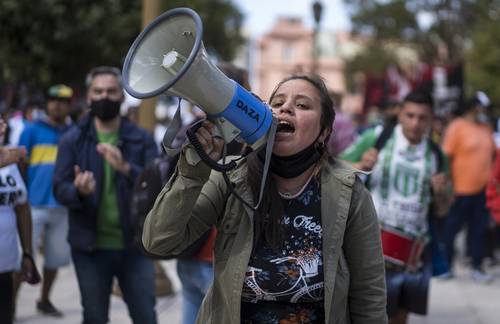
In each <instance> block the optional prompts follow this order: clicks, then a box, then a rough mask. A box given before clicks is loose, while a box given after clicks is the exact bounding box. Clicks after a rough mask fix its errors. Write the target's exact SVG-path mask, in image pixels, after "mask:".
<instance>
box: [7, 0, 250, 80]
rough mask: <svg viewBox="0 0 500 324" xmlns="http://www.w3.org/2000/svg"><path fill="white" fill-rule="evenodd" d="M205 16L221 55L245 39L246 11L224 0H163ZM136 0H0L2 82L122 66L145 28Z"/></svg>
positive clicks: (78, 76) (209, 41) (207, 38)
mask: <svg viewBox="0 0 500 324" xmlns="http://www.w3.org/2000/svg"><path fill="white" fill-rule="evenodd" d="M162 3H163V8H162V9H165V10H166V9H169V8H172V7H180V6H189V7H192V8H193V9H195V10H196V11H197V12H198V13H199V14H200V16H201V17H202V20H203V24H204V29H205V32H204V43H205V45H206V46H207V49H209V50H210V51H211V52H213V53H216V54H217V55H218V56H219V57H220V58H222V59H226V60H228V59H231V58H232V57H233V55H234V53H235V50H236V47H237V46H238V45H240V44H241V42H242V38H241V36H240V34H239V30H240V26H241V22H242V14H241V13H240V12H239V10H238V8H237V7H235V6H234V5H232V4H231V2H230V1H225V0H214V1H209V0H198V1H195V0H191V1H175V0H169V1H164V2H162ZM141 10H142V1H138V0H70V1H68V0H38V1H31V0H0V26H2V27H1V28H0V44H1V46H0V85H1V84H5V83H11V84H12V83H21V82H22V83H29V84H31V85H35V86H37V87H42V88H44V87H46V86H47V85H49V84H53V83H59V82H63V83H68V84H71V85H73V86H82V85H83V80H84V76H85V74H86V72H87V71H88V70H89V69H90V68H91V67H93V66H96V65H113V66H119V67H121V65H122V63H123V60H124V58H125V56H126V54H127V51H128V49H129V47H130V45H131V44H132V42H133V40H134V39H135V38H136V37H137V35H138V34H139V32H140V29H141V18H142V15H141Z"/></svg>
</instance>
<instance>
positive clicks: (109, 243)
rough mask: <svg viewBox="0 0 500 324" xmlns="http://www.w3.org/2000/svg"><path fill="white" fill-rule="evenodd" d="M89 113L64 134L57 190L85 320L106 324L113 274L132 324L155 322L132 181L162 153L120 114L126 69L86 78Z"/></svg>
mask: <svg viewBox="0 0 500 324" xmlns="http://www.w3.org/2000/svg"><path fill="white" fill-rule="evenodd" d="M87 87H88V90H87V103H88V105H89V107H90V113H89V114H88V115H87V116H85V117H84V118H83V120H82V121H81V122H80V123H79V124H78V125H77V126H75V127H73V128H72V129H70V130H69V131H68V132H67V133H65V134H64V135H63V136H62V137H61V140H60V143H59V150H58V156H57V161H56V168H55V172H54V174H55V176H54V195H55V197H56V199H58V201H59V202H61V203H62V204H63V205H65V206H67V207H68V209H69V211H70V218H69V219H70V226H69V237H68V238H69V243H70V245H71V253H72V258H73V263H74V265H75V270H76V274H77V279H78V284H79V287H80V294H81V303H82V305H83V322H84V323H106V322H107V321H108V310H109V299H110V293H111V286H112V282H113V278H115V277H116V278H117V279H118V283H119V285H120V288H121V291H122V293H123V297H124V301H125V302H126V303H127V306H128V309H129V313H130V317H131V318H132V320H133V322H134V323H156V313H155V295H154V266H153V263H152V261H151V260H150V259H148V258H147V257H146V256H144V255H143V254H142V253H141V252H140V251H139V249H138V247H137V246H136V242H135V241H134V237H135V234H136V233H135V232H134V230H136V229H135V228H133V226H132V222H131V219H130V200H131V195H132V189H133V185H134V181H135V179H136V177H137V176H138V174H139V173H140V172H141V171H142V169H143V167H144V165H145V164H146V162H148V161H151V160H153V159H154V158H155V157H156V155H157V153H158V152H157V148H156V145H155V143H154V140H153V138H152V136H151V135H150V134H148V133H147V132H146V131H145V130H143V129H140V128H139V127H137V126H136V125H134V124H132V123H130V122H129V121H127V119H126V118H121V117H120V115H119V111H120V105H121V103H122V101H123V99H124V93H123V88H122V84H121V74H120V71H119V70H118V69H116V68H110V67H99V68H95V69H93V70H92V71H91V72H90V73H89V75H88V77H87Z"/></svg>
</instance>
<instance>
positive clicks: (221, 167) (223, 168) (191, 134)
mask: <svg viewBox="0 0 500 324" xmlns="http://www.w3.org/2000/svg"><path fill="white" fill-rule="evenodd" d="M201 126H202V122H198V123H196V124H194V125H193V126H191V127H190V128H189V129H188V130H187V131H186V136H187V138H188V139H189V142H191V144H192V145H193V147H194V150H195V151H196V153H198V155H199V156H200V158H201V159H202V160H203V162H205V163H206V164H207V165H208V166H209V167H210V168H211V169H213V170H215V171H219V172H228V171H231V170H232V169H234V168H235V167H236V162H234V161H231V162H229V163H227V164H219V163H217V162H216V161H214V160H212V158H211V157H210V156H209V155H208V154H207V152H205V150H204V149H203V146H202V145H201V143H200V142H199V141H198V138H196V134H195V133H196V131H197V130H198V129H199V128H200V127H201Z"/></svg>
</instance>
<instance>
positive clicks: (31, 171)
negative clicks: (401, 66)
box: [0, 64, 500, 324]
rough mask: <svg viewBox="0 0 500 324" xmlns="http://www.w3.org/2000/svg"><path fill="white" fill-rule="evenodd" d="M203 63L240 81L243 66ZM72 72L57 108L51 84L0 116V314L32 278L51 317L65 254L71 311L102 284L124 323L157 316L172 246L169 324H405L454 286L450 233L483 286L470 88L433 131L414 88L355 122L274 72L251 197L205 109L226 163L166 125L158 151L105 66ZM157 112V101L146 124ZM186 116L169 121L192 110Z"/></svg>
mask: <svg viewBox="0 0 500 324" xmlns="http://www.w3.org/2000/svg"><path fill="white" fill-rule="evenodd" d="M219 68H220V69H221V70H223V71H224V73H226V74H227V75H228V76H230V77H231V78H233V79H234V80H236V81H238V82H239V83H240V84H242V85H243V86H245V87H246V88H247V89H248V90H250V88H249V85H248V79H247V75H246V74H245V71H243V70H241V69H237V68H235V67H234V66H230V65H225V64H221V65H219ZM85 83H86V94H85V106H86V107H87V109H86V110H85V111H84V112H82V113H79V114H73V117H74V118H71V117H70V116H71V115H72V110H71V105H72V103H74V99H75V93H74V91H73V89H72V88H70V87H69V86H66V85H63V84H59V85H54V86H52V87H49V88H48V90H47V91H46V101H45V104H44V105H43V106H44V108H43V109H42V110H41V113H37V114H32V115H30V116H29V117H28V115H27V114H26V111H24V114H23V113H22V112H21V114H20V113H19V112H13V111H12V110H8V111H4V112H3V116H2V119H0V121H1V122H0V135H1V136H0V138H1V142H2V145H1V146H0V215H1V216H0V322H1V323H12V322H13V320H14V317H15V300H16V294H17V291H18V290H19V289H22V282H24V281H26V282H28V283H30V284H37V283H38V282H40V281H41V282H42V283H41V291H40V296H39V298H38V301H37V304H36V305H34V307H35V308H36V309H37V310H38V311H39V312H40V313H42V314H44V315H46V316H55V317H62V316H64V313H63V312H62V311H61V310H60V309H58V307H57V305H54V304H53V303H52V300H51V294H52V293H53V291H54V289H57V285H55V283H56V282H57V281H56V279H57V273H58V270H59V269H60V268H61V267H64V266H67V265H68V264H70V263H71V264H72V265H73V267H74V269H75V272H76V279H77V282H78V287H79V292H80V297H81V298H80V302H81V305H82V308H83V312H82V320H83V322H84V323H107V322H108V321H109V318H108V313H109V305H110V295H111V293H112V291H113V281H114V280H116V281H117V282H118V286H119V288H120V293H121V295H122V297H123V300H124V301H125V303H126V304H127V307H128V311H129V315H130V317H131V319H132V321H133V322H134V323H156V322H157V316H156V310H155V303H156V296H155V265H154V262H155V260H156V259H162V258H163V259H170V258H178V261H177V267H178V268H177V269H178V274H179V278H180V280H181V284H182V297H183V311H182V317H183V324H190V323H195V322H197V323H248V324H250V323H281V322H286V323H289V322H291V323H298V322H300V323H334V322H335V323H336V322H339V323H387V322H389V323H396V324H399V323H407V321H408V314H409V313H416V314H426V313H427V310H428V303H429V298H428V295H429V285H430V279H431V277H433V276H436V277H439V278H441V279H443V280H444V279H450V280H453V278H454V266H453V262H454V256H455V247H456V242H455V238H456V236H457V234H458V233H459V232H460V231H461V230H462V229H463V228H464V227H466V229H467V237H466V240H465V242H466V243H465V246H464V247H463V249H464V250H465V253H466V255H467V257H468V258H470V268H471V272H470V275H471V278H472V279H473V280H475V281H477V282H478V283H488V282H491V281H492V280H494V278H493V276H491V275H490V274H489V273H488V272H487V271H486V268H485V262H484V261H485V259H486V258H489V259H490V262H495V261H496V258H495V250H496V249H497V248H498V242H499V240H500V237H499V236H498V225H497V224H498V223H495V220H496V222H500V217H499V216H498V215H499V214H500V212H499V211H500V154H497V152H500V151H497V148H496V147H497V145H496V144H495V141H494V135H493V123H492V122H491V120H492V116H491V109H490V108H491V103H490V101H489V98H488V96H487V95H486V94H484V93H483V92H477V93H476V94H475V95H474V96H473V97H472V98H471V99H470V100H468V101H467V102H466V104H464V106H463V109H462V110H461V111H460V113H459V112H456V115H454V116H453V118H450V120H451V121H450V122H448V121H447V124H446V125H445V127H444V128H443V131H442V132H440V133H439V134H436V132H435V130H434V132H433V125H434V124H435V115H434V109H435V107H434V106H435V100H433V98H432V96H431V95H430V94H429V93H427V92H426V91H423V90H422V89H413V90H411V89H408V93H407V94H406V95H405V96H404V99H403V100H402V101H401V102H391V103H390V104H388V105H387V106H386V107H382V108H383V109H381V110H380V114H381V115H380V116H378V117H377V118H374V119H372V120H376V121H377V122H376V123H375V124H372V125H358V126H357V127H355V126H354V123H353V119H352V116H349V115H347V114H345V113H344V112H342V111H340V110H339V107H340V97H339V96H338V95H335V94H333V93H332V92H331V91H330V90H329V89H328V88H327V86H326V85H325V83H324V81H323V80H322V79H321V77H319V76H316V75H312V74H295V75H290V76H288V77H286V78H284V79H283V80H282V81H280V82H279V83H278V84H277V85H276V87H275V89H274V91H273V92H272V94H271V96H270V98H269V100H267V101H266V102H267V103H268V105H269V108H270V109H271V111H272V113H273V115H274V116H275V118H276V120H277V122H278V125H277V133H276V137H275V144H274V147H273V149H272V156H271V160H270V165H269V174H268V176H267V178H266V179H265V183H264V187H263V188H264V189H263V191H262V192H263V195H262V197H261V198H262V199H260V193H261V183H260V181H261V176H262V175H263V174H265V173H266V172H265V170H264V165H265V154H264V153H265V151H264V150H257V151H252V150H250V149H248V148H246V147H244V146H242V144H241V143H224V142H223V140H222V139H221V138H220V137H217V136H213V131H214V125H213V124H212V123H211V122H210V121H207V120H205V121H204V122H203V123H202V126H201V127H200V128H199V129H197V131H196V133H195V136H196V138H197V139H198V141H199V142H200V144H201V146H202V148H203V150H204V151H205V153H206V154H207V155H208V156H209V157H210V158H212V159H213V160H215V161H217V160H219V159H220V158H221V157H222V156H225V155H226V154H227V153H228V152H229V153H230V154H232V155H242V156H243V157H244V158H242V159H239V160H238V162H237V167H236V168H235V169H234V170H231V171H229V172H227V173H221V172H216V171H213V170H211V169H210V168H209V167H208V166H207V165H206V164H205V163H203V162H198V163H194V162H192V161H190V160H189V159H188V158H186V155H187V152H188V151H189V150H191V149H192V144H191V143H189V141H186V140H185V138H184V137H182V136H181V137H180V138H179V139H178V145H179V147H181V152H180V154H179V155H178V156H175V157H169V156H167V155H166V154H165V153H164V152H162V146H161V144H160V143H161V139H162V138H161V137H162V136H160V135H162V134H160V135H158V134H155V136H153V134H151V133H149V132H148V131H146V130H144V129H142V128H140V127H139V126H138V125H137V108H136V107H135V106H134V107H133V108H130V109H128V110H127V111H124V110H123V103H124V102H125V101H126V100H125V98H126V97H125V92H124V90H123V85H122V79H121V73H120V71H119V70H118V69H116V68H113V67H96V68H94V69H92V70H91V71H90V72H89V73H88V75H87V77H86V80H85ZM168 110H169V109H167V108H166V107H165V105H164V103H160V104H159V105H158V107H157V111H156V116H157V118H158V119H159V120H160V121H161V122H162V123H163V122H166V121H168V120H169V119H170V116H172V114H171V113H170V112H169V111H168ZM188 110H189V111H190V112H192V114H191V115H190V117H189V118H188V119H187V120H185V121H184V124H185V126H186V127H189V125H191V124H192V123H193V122H194V121H198V120H199V119H203V118H204V115H203V112H202V111H201V110H199V109H198V110H196V107H189V108H188ZM196 112H197V113H196ZM120 113H122V115H121V114H120ZM75 116H77V117H75ZM360 129H363V131H362V132H361V131H360ZM163 131H164V125H163V124H160V125H158V128H157V132H158V133H163ZM184 131H185V129H184V130H183V132H184ZM181 135H182V134H181ZM495 159H496V161H495ZM152 169H154V170H155V171H157V173H154V176H153V180H149V179H151V177H149V178H148V175H149V174H146V172H152V171H151V170H152ZM154 180H157V182H158V184H156V185H155V188H156V189H154V190H153V189H152V188H153V187H152V183H151V182H152V181H154ZM146 188H147V190H146ZM138 190H139V191H140V193H141V194H142V195H145V196H146V197H145V198H144V199H145V200H141V199H143V197H142V196H141V195H138ZM146 202H147V203H146ZM257 202H260V203H258V204H257ZM200 240H201V243H200ZM194 247H195V250H193V248H194ZM41 259H43V267H42V270H41V271H40V272H41V274H40V273H38V269H37V265H36V261H37V260H41Z"/></svg>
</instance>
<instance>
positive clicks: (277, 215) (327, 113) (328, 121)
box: [247, 74, 335, 250]
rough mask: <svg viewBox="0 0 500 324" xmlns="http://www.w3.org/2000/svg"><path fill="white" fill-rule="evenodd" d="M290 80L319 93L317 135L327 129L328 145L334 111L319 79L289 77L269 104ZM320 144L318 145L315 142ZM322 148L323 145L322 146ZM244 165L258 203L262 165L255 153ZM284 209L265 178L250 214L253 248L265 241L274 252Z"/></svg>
mask: <svg viewBox="0 0 500 324" xmlns="http://www.w3.org/2000/svg"><path fill="white" fill-rule="evenodd" d="M291 80H304V81H307V82H309V83H310V84H312V85H313V86H314V87H315V88H316V89H317V90H318V93H319V96H320V103H321V118H320V126H321V130H320V134H321V132H323V130H325V129H326V130H327V132H328V134H327V136H326V138H325V142H328V138H329V137H330V134H331V132H332V125H333V122H334V120H335V110H334V109H333V102H332V99H331V98H330V96H329V94H328V89H327V88H326V85H325V83H324V82H323V80H322V79H321V78H320V77H319V76H317V75H314V74H311V75H308V74H300V75H292V76H289V77H287V78H285V79H283V80H282V81H281V82H279V83H278V85H277V86H276V87H275V88H274V90H273V92H272V94H271V97H270V98H269V102H271V100H272V99H273V97H274V95H275V94H276V91H278V89H279V88H280V86H281V85H282V84H284V83H285V82H288V81H291ZM318 144H320V143H318ZM322 144H323V145H324V143H322ZM327 159H328V152H327V150H326V149H324V150H323V158H322V160H327ZM247 164H248V174H249V175H252V176H249V177H248V184H249V186H250V188H251V190H252V194H253V197H254V201H257V200H258V197H259V191H260V179H261V178H262V173H263V165H262V162H261V161H260V160H259V158H258V157H257V154H256V152H253V153H251V154H249V155H248V157H247ZM283 213H284V207H283V203H282V200H281V197H280V195H279V194H278V188H277V186H276V182H275V181H274V180H273V179H272V176H271V175H268V176H267V179H266V185H265V188H264V193H263V197H262V202H261V204H260V206H259V208H258V209H257V210H256V211H255V213H254V245H253V246H254V248H255V247H256V246H257V245H258V243H259V241H260V240H261V239H264V240H265V241H267V243H268V244H269V245H270V246H271V247H272V248H273V249H274V250H277V249H278V247H279V243H280V241H281V239H282V235H281V226H280V225H281V219H282V217H283Z"/></svg>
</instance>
